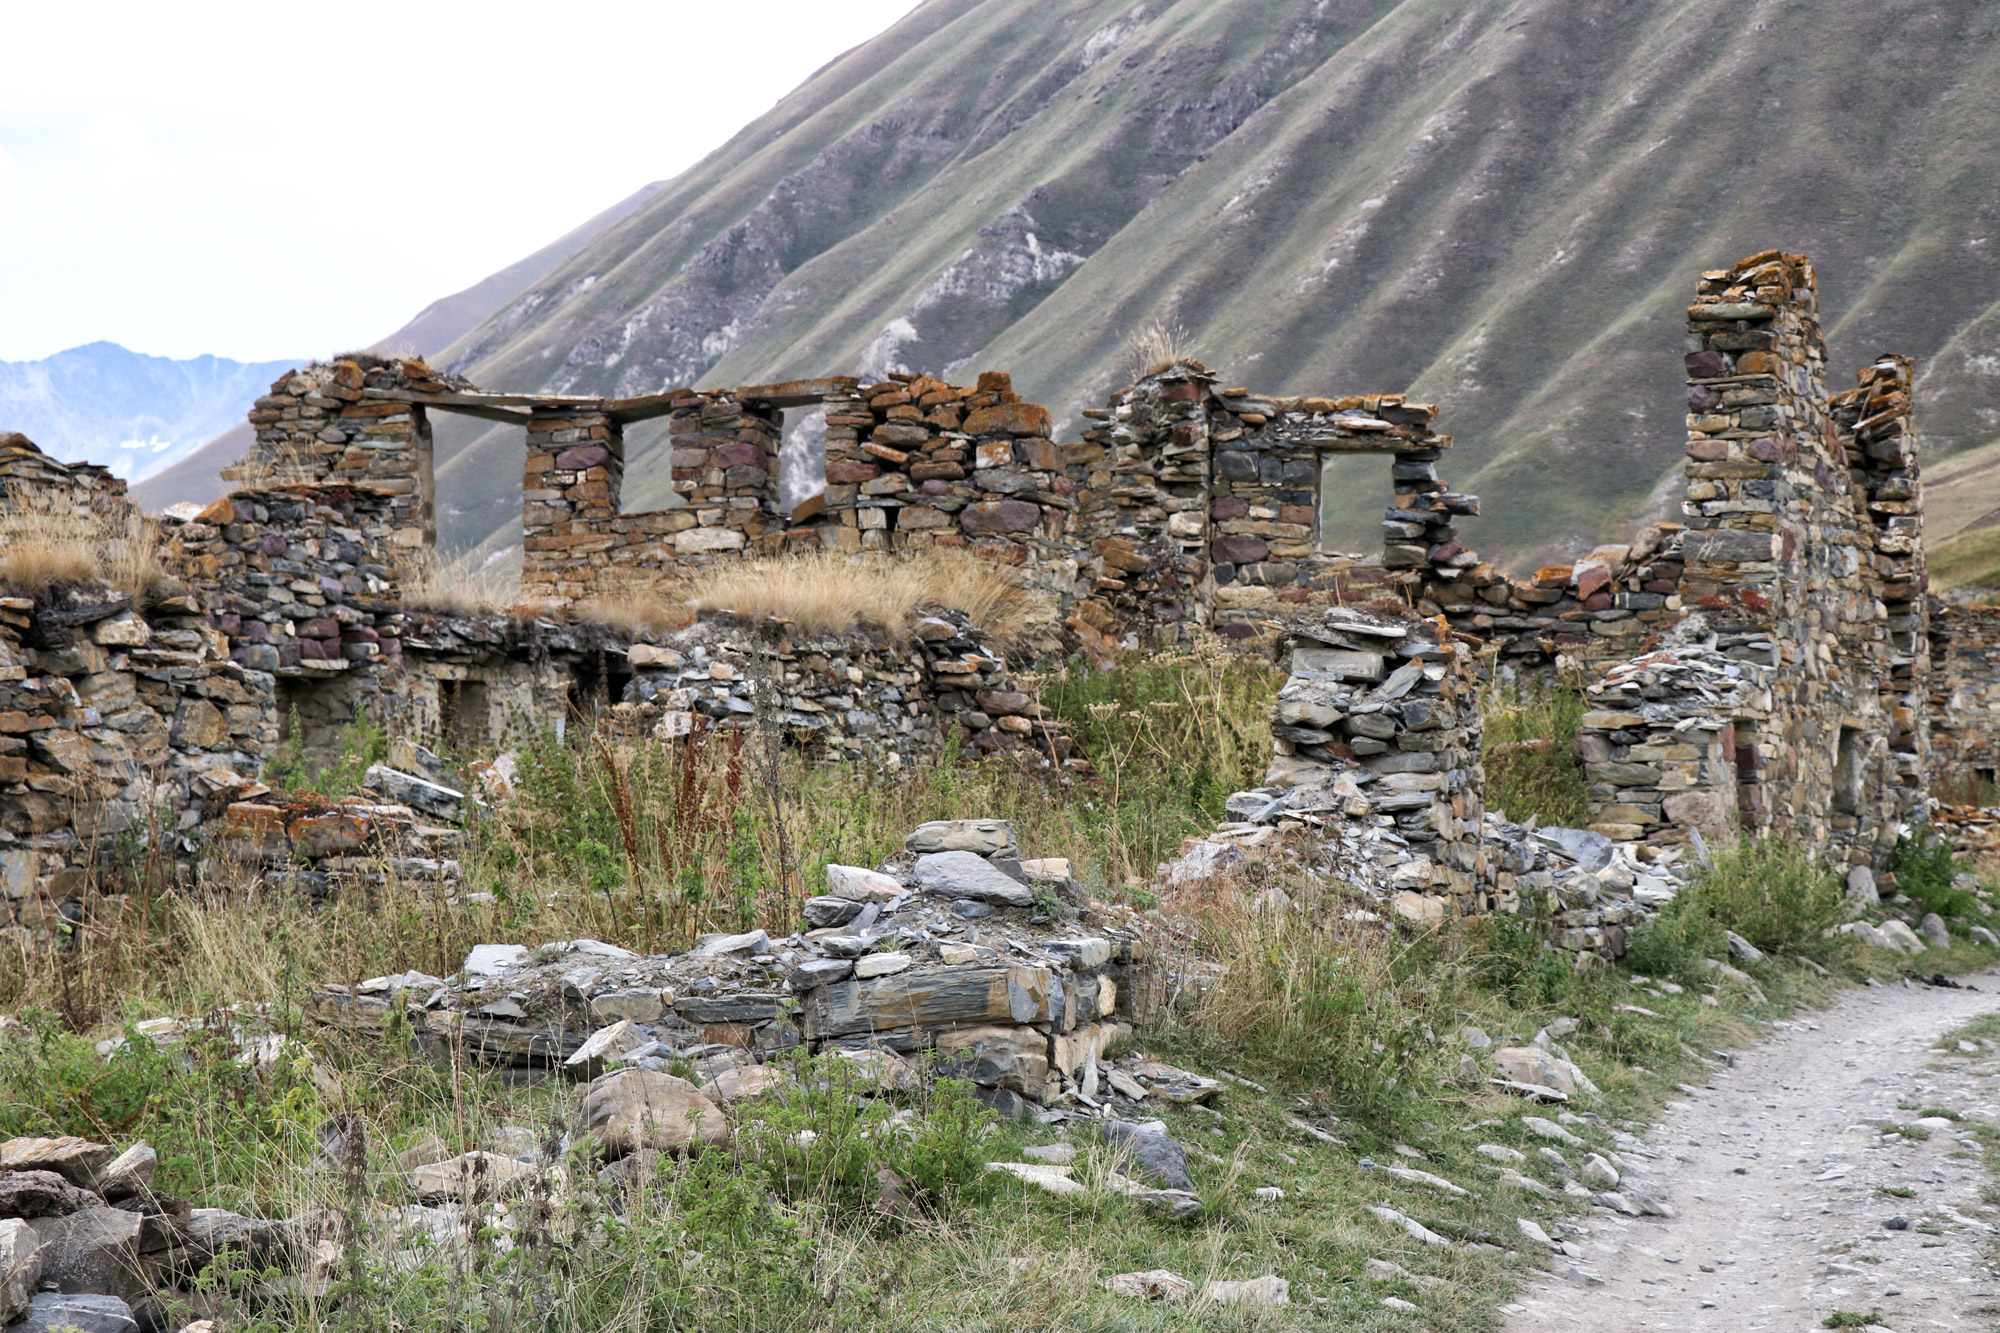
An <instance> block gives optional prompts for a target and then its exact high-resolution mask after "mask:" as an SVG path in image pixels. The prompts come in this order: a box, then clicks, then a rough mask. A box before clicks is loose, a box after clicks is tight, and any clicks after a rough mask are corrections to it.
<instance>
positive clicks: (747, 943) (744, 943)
mask: <svg viewBox="0 0 2000 1333" xmlns="http://www.w3.org/2000/svg"><path fill="white" fill-rule="evenodd" d="M770 947H771V937H770V936H769V935H767V934H765V933H764V932H763V931H761V930H753V931H750V932H749V933H747V934H744V935H702V936H699V937H697V938H696V940H695V944H694V950H693V951H694V952H695V953H697V954H699V955H700V956H702V957H703V958H721V957H724V956H726V955H728V954H735V953H763V952H764V951H765V950H767V949H769V948H770Z"/></svg>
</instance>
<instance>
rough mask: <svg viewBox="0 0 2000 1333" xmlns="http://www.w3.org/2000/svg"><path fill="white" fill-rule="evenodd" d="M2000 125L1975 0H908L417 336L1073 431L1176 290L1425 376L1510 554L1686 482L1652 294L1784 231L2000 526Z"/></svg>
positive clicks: (480, 506)
mask: <svg viewBox="0 0 2000 1333" xmlns="http://www.w3.org/2000/svg"><path fill="white" fill-rule="evenodd" d="M1996 139H2000V6H1995V5H1993V4H1992V3H1990V2H1989V0H1822V2H1821V3H1817V4H1799V3H1780V2H1779V0H1746V2H1745V3H1742V4H1736V5H1717V4H1715V3H1713V0H928V2H927V3H924V4H922V5H920V6H919V7H918V8H916V9H915V10H913V11H912V12H911V13H910V14H908V15H907V16H906V17H905V18H904V19H902V20H901V21H900V22H898V23H897V24H896V25H894V26H893V27H892V28H890V29H889V30H888V31H887V32H885V33H884V34H882V35H881V36H879V37H877V38H875V39H874V40H872V41H870V42H867V43H865V44H863V45H861V46H859V47H857V48H855V49H854V50H852V51H849V52H848V53H847V54H845V55H843V56H841V57H840V58H838V59H836V60H834V61H832V62H831V63H829V64H828V65H827V66H825V67H824V68H823V69H821V70H820V71H819V72H817V73H816V74H814V75H813V76H812V77H811V78H810V79H808V80H807V81H806V82H805V83H803V84H802V85H800V86H799V87H798V88H797V89H795V90H794V91H793V92H792V93H791V94H789V95H788V96H787V97H785V98H784V99H783V100H782V101H780V102H779V103H778V104H777V105H776V106H775V107H774V108H773V109H772V110H771V111H770V112H769V113H767V114H766V115H764V116H761V117H759V118H758V119H757V120H755V121H753V122H752V123H751V124H749V125H748V126H746V127H745V128H744V129H743V130H742V131H741V132H739V133H738V134H737V135H736V137H735V138H733V139H732V140H730V141H729V142H728V143H727V144H725V145H724V146H723V147H721V148H719V149H717V150H716V151H715V152H714V153H713V154H711V155H710V156H709V157H708V158H707V159H705V160H704V161H703V162H701V163H700V164H698V165H697V166H696V167H694V168H692V169H690V170H689V171H687V172H685V173H683V174H682V175H680V176H678V177H676V178H675V179H673V180H671V181H668V182H663V183H661V184H659V185H657V186H652V187H649V188H648V190H647V191H645V192H642V194H641V195H639V196H635V197H634V199H632V200H628V201H627V202H626V204H624V205H621V206H620V209H619V210H613V213H612V214H607V215H605V216H604V217H603V218H600V219H594V220H593V221H592V223H588V224H585V226H584V227H582V228H579V229H578V231H577V232H575V233H572V234H571V236H570V237H566V238H565V239H564V241H563V242H560V243H558V246H556V247H550V248H549V249H547V250H544V251H542V252H539V253H538V254H537V255H535V256H531V257H530V258H529V259H528V260H524V261H522V263H521V264H519V265H516V266H514V268H513V269H510V270H508V271H507V272H506V273H504V274H497V275H495V278H494V279H493V280H490V282H489V283H488V284H482V286H481V288H476V289H473V292H476V293H477V297H476V299H475V298H474V295H473V293H462V294H461V297H460V298H452V302H450V303H445V304H449V305H450V307H451V308H450V309H449V311H448V312H444V313H447V314H448V315H449V318H442V317H441V318H439V319H438V320H437V321H435V323H434V325H433V326H432V327H431V329H430V331H429V336H428V337H426V338H425V339H423V340H420V342H419V350H423V351H425V352H429V353H433V356H432V360H433V361H434V362H441V363H442V364H444V365H447V366H448V367H449V368H450V369H452V370H455V371H458V372H460V373H462V374H465V375H467V376H468V377H470V378H471V379H472V380H474V381H475V382H477V383H480V384H482V385H485V386H488V387H490V388H495V389H510V390H560V391H566V392H572V393H621V394H623V393H638V392H648V391H655V390H659V389H662V388H665V387H669V386H675V385H684V384H697V385H716V384H735V383H744V382H758V381H768V380H775V379H781V378H787V377H790V376H798V375H817V374H828V373H838V372H850V373H864V374H879V373H881V372H884V371H889V370H911V371H925V372H930V373H937V374H944V375H947V376H952V377H957V378H960V379H963V378H965V377H967V376H969V375H970V374H972V373H974V372H976V371H978V370H980V369H983V368H988V367H991V368H996V369H1005V370H1009V371H1011V372H1012V373H1013V376H1014V383H1015V386H1016V387H1017V388H1018V389H1019V390H1020V391H1021V392H1022V393H1023V394H1024V395H1026V396H1028V397H1030V398H1033V399H1035V400H1037V401H1040V402H1043V403H1046V404H1048V406H1049V407H1050V408H1051V410H1052V411H1053V412H1054V414H1055V417H1056V419H1057V422H1058V423H1059V424H1058V429H1059V430H1060V431H1062V432H1064V433H1066V434H1070V435H1073V434H1074V432H1075V431H1076V429H1077V427H1078V425H1079V411H1080V409H1081V408H1083V407H1085V406H1089V405H1093V404H1096V403H1101V402H1102V401H1103V398H1104V396H1105V394H1106V393H1107V392H1109V391H1110V390H1112V389H1115V388H1117V387H1119V386H1120V385H1121V384H1122V383H1124V382H1125V381H1126V378H1127V376H1128V375H1129V372H1130V360H1131V354H1130V351H1129V350H1128V339H1129V338H1130V337H1131V335H1132V334H1133V333H1134V332H1136V331H1138V330H1141V329H1144V328H1146V327H1148V326H1151V325H1155V324H1169V325H1172V324H1178V325H1180V326H1182V327H1184V328H1185V329H1186V331H1187V343H1186V345H1187V348H1188V350H1190V351H1192V352H1193V353H1194V354H1195V355H1198V356H1201V357H1202V358H1204V359H1205V360H1207V361H1208V362H1209V363H1210V364H1211V365H1213V366H1215V367H1216V368H1217V369H1218V370H1219V371H1220V372H1221V373H1222V374H1223V375H1225V376H1226V377H1227V378H1228V380H1229V381H1230V382H1233V383H1239V384H1248V385H1252V386H1254V387H1256V388H1258V389H1260V390H1263V391H1267V392H1272V393H1288V394H1347V393H1360V392H1408V393H1410V394H1412V395H1415V396H1417V397H1419V398H1424V399H1436V400H1438V401H1439V402H1440V404H1441V406H1442V413H1441V417H1440V420H1439V423H1438V424H1439V426H1440V428H1441V429H1443V430H1446V431H1449V432H1451V433H1452V434H1454V435H1455V436H1456V437H1457V441H1458V446H1457V448H1456V449H1455V450H1454V451H1453V453H1452V455H1451V456H1450V458H1449V459H1448V460H1447V461H1446V463H1445V464H1444V465H1443V468H1442V471H1443V472H1444V474H1445V476H1446V477H1447V478H1448V479H1449V480H1450V482H1451V483H1452V484H1453V485H1454V487H1455V488H1460V489H1465V490H1471V491H1475V492H1478V493H1481V494H1482V495H1483V497H1484V499H1485V514H1486V516H1485V517H1484V518H1482V519H1480V520H1479V521H1478V522H1477V523H1474V524H1469V525H1468V530H1467V534H1466V535H1467V538H1468V540H1469V541H1470V542H1471V543H1472V544H1474V545H1475V546H1476V547H1477V548H1478V549H1479V550H1480V551H1482V552H1483V553H1485V554H1488V555H1492V556H1496V557H1500V558H1503V559H1505V560H1507V561H1509V562H1510V563H1511V564H1512V565H1513V566H1514V567H1516V568H1520V567H1523V566H1530V565H1532V564H1534V563H1535V562H1537V561H1540V560H1544V559H1551V558H1560V557H1562V556H1565V555H1570V554H1574V553H1576V552H1577V551H1580V550H1583V549H1587V548H1588V547H1590V546H1592V545H1594V544H1596V543H1598V542H1599V541H1604V540H1615V539H1617V538H1618V537H1619V536H1621V535H1622V534H1625V533H1628V532H1629V531H1630V530H1631V528H1632V527H1633V525H1634V524H1636V523H1638V522H1640V521H1642V520H1644V519H1647V518H1651V517H1659V516H1670V515H1673V514H1674V513H1675V512H1676V509H1675V505H1674V503H1673V502H1674V500H1675V499H1676V498H1677V493H1678V488H1677V486H1676V479H1677V477H1678V475H1679V468H1680V463H1681V458H1682V443H1683V440H1684V438H1685V435H1684V429H1683V419H1684V411H1685V405H1684V403H1683V402H1682V395H1683V388H1682V385H1681V375H1680V367H1679V351H1680V347H1681V341H1682V336H1683V333H1682V311H1683V309H1684V308H1685V306H1686V305H1687V304H1688V302H1689V300H1690V297H1691V294H1692V292H1693V287H1694V282H1695V278H1696V275H1697V273H1698V272H1699V271H1700V270H1702V269H1704V268H1710V267H1714V266H1717V265H1726V264H1728V263H1730V262H1732V261H1733V260H1735V259H1737V258H1739V257H1741V256H1743V255H1746V254H1750V253H1753V252H1755V251H1757V250H1761V249H1764V248H1765V247H1767V246H1774V245H1775V246H1783V247H1785V248H1786V249H1790V250H1801V251H1804V252H1806V253H1808V254H1810V255H1811V256H1812V257H1813V258H1814V259H1815V260H1816V261H1817V262H1818V265H1819V273H1820V279H1821V297H1822V308H1823V313H1824V323H1825V327H1826V331H1827V334H1828V338H1829V341H1830V343H1831V344H1832V357H1833V359H1832V364H1831V371H1830V375H1831V380H1832V383H1831V385H1830V387H1832V388H1835V389H1838V388H1840V387H1844V386H1845V385H1846V384H1848V383H1851V382H1852V375H1853V372H1854V370H1855V368H1856V367H1858V366H1861V365H1864V364H1866V363H1867V362H1868V361H1869V360H1871V359H1872V358H1873V357H1874V356H1875V355H1876V354H1877V353H1878V352H1881V351H1884V350H1896V351H1904V352H1908V353H1910V354H1911V355H1913V356H1915V357H1916V358H1917V359H1918V364H1919V367H1920V379H1919V383H1918V414H1919V415H1918V428H1919V430H1920V431H1921V432H1922V433H1923V437H1924V442H1925V446H1926V449H1927V453H1928V461H1927V473H1928V475H1929V477H1930V479H1931V482H1930V496H1929V499H1930V513H1931V518H1932V521H1933V533H1934V535H1935V536H1937V537H1940V538H1941V537H1944V536H1946V535H1949V534H1950V533H1952V532H1959V531H1962V532H1966V533H1972V532H1976V531H1981V530H1994V529H1995V528H1996V526H2000V494H1996V493H1995V491H1994V484H1995V483H1994V482H1993V480H1992V478H1993V477H1995V476H1996V475H2000V189H1996V185H2000V166H1996V163H2000V159H1996V158H1995V156H1994V154H1993V151H1992V144H1993V143H1994V142H1995V140H1996ZM614 214H615V216H614ZM461 298H462V299H461ZM447 335H448V336H449V341H450V346H449V347H444V346H442V345H441V344H440V343H439V341H438V340H439V339H441V338H445V337H446V336H447ZM10 424H11V423H10ZM437 439H438V478H439V522H440V528H441V532H442V535H443V538H444V541H445V543H446V545H447V547H448V548H449V549H451V550H453V551H467V550H482V549H483V550H485V551H487V552H494V551H498V550H500V549H502V548H504V547H506V546H507V545H509V544H511V543H518V541H519V540H520V538H519V482H520V462H519V460H520V447H521V441H520V438H519V431H518V430H512V429H510V428H507V427H488V426H485V425H483V424H481V423H477V422H470V423H468V422H466V421H464V420H463V419H459V418H447V419H443V420H440V422H439V423H438V428H437ZM663 446H664V441H663V440H662V439H661V438H660V436H659V432H658V429H657V428H655V429H653V430H651V431H642V430H635V431H634V432H633V433H632V435H631V437H629V438H628V441H627V447H628V456H629V462H628V467H627V496H626V499H627V503H628V505H630V506H632V507H634V508H647V507H658V506H661V505H664V504H667V503H670V502H671V490H670V474H669V468H668V463H667V460H666V458H665V455H664V448H663ZM239 447H240V446H239ZM218 461H219V460H218ZM191 462H192V460H191ZM188 467H189V465H183V467H182V468H176V469H172V470H171V471H172V472H173V473H175V474H178V473H181V472H183V471H184V470H187V469H188ZM204 468H205V471H206V474H207V476H206V477H205V478H204V479H203V484H204V485H205V487H206V493H207V494H213V493H215V485H216V484H215V483H214V481H213V479H212V477H213V471H214V467H213V466H210V465H208V464H207V463H206V462H205V463H204ZM167 478H168V474H162V477H161V479H160V480H161V481H162V482H164V481H165V480H167ZM1363 484H1364V485H1367V486H1369V487H1371V489H1372V488H1374V487H1378V486H1379V487H1380V489H1381V490H1382V491H1383V492H1386V490H1387V478H1386V477H1374V478H1368V479H1365V480H1364V482H1363ZM160 489H161V488H159V487H156V486H150V485H149V486H148V487H147V488H146V491H147V492H148V494H149V497H150V495H152V494H154V493H156V492H159V491H160ZM194 498H205V496H203V497H194Z"/></svg>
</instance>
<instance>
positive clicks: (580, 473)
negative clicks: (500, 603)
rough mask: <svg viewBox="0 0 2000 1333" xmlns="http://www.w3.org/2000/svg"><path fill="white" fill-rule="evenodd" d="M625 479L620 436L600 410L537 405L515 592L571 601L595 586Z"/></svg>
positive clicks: (526, 474) (524, 474)
mask: <svg viewBox="0 0 2000 1333" xmlns="http://www.w3.org/2000/svg"><path fill="white" fill-rule="evenodd" d="M624 480H625V436H624V432H623V431H622V430H621V428H620V427H619V425H618V423H617V422H615V421H613V420H612V419H611V418H610V417H608V416H606V415H605V414H604V413H602V412H587V411H578V410H576V409H574V408H536V409H534V410H533V412H531V413H530V415H529V421H528V456H527V462H526V464H525V466H524V468H523V470H522V478H521V529H522V543H521V549H522V557H521V592H522V595H523V597H525V598H527V599H529V600H535V599H538V598H552V599H555V600H558V601H564V602H568V601H575V600H577V599H579V598H583V597H588V596H590V595H591V594H592V593H593V592H595V591H597V587H596V585H597V578H596V572H595V571H596V568H597V567H598V566H600V565H602V564H603V563H604V562H605V560H606V558H607V552H609V551H610V549H611V547H612V546H613V545H614V544H615V541H616V539H615V537H614V536H613V534H612V532H611V521H612V519H614V518H615V517H617V514H618V504H619V496H620V494H621V493H622V490H623V487H624Z"/></svg>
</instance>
